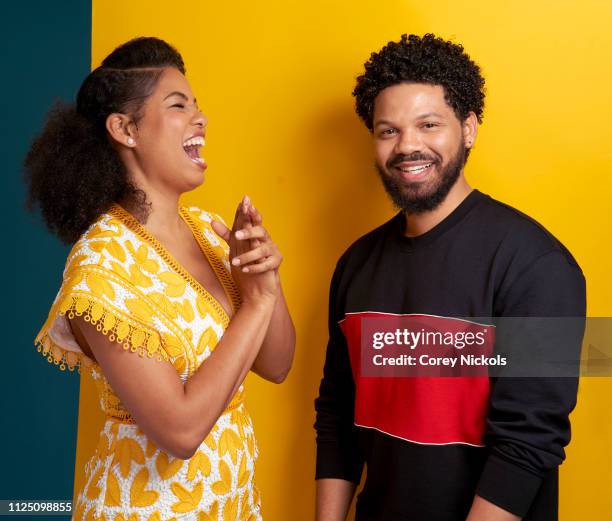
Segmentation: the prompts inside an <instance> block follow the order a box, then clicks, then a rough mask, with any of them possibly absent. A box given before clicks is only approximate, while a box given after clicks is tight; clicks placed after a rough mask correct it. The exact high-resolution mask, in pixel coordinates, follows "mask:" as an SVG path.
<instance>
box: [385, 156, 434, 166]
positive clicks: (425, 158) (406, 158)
mask: <svg viewBox="0 0 612 521" xmlns="http://www.w3.org/2000/svg"><path fill="white" fill-rule="evenodd" d="M405 161H406V162H407V161H430V162H432V163H437V162H438V160H437V159H435V158H432V157H428V156H424V155H423V154H409V155H404V154H398V155H396V156H393V157H392V158H391V159H390V160H389V161H387V166H388V167H394V166H397V165H399V164H400V163H403V162H405Z"/></svg>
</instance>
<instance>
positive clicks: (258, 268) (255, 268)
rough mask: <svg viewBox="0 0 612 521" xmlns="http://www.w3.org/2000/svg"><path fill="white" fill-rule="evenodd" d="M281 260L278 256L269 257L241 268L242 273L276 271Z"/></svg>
mask: <svg viewBox="0 0 612 521" xmlns="http://www.w3.org/2000/svg"><path fill="white" fill-rule="evenodd" d="M282 261H283V258H282V257H281V256H280V255H271V256H270V257H268V258H267V259H265V260H263V261H261V262H259V263H257V264H249V265H248V266H245V267H244V268H242V271H244V272H246V273H263V272H264V271H271V270H275V269H277V268H278V267H279V266H280V264H281V262H282Z"/></svg>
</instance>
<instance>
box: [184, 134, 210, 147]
mask: <svg viewBox="0 0 612 521" xmlns="http://www.w3.org/2000/svg"><path fill="white" fill-rule="evenodd" d="M204 145H205V141H204V138H203V137H202V136H197V137H192V138H189V139H188V140H187V141H185V142H184V143H183V148H185V147H195V146H200V147H203V146H204Z"/></svg>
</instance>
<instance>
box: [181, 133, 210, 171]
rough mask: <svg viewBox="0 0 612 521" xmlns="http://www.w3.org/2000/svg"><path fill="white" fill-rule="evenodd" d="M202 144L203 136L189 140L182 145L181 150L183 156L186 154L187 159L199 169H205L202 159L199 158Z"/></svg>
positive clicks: (203, 142)
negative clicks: (183, 152) (183, 153)
mask: <svg viewBox="0 0 612 521" xmlns="http://www.w3.org/2000/svg"><path fill="white" fill-rule="evenodd" d="M204 144H205V141H204V137H203V136H196V137H192V138H189V139H188V140H187V141H185V142H184V143H183V150H184V151H185V154H187V156H188V157H189V159H190V160H191V161H192V162H193V163H195V164H196V165H198V166H199V167H200V168H206V163H205V162H204V158H202V157H200V148H202V147H203V146H204Z"/></svg>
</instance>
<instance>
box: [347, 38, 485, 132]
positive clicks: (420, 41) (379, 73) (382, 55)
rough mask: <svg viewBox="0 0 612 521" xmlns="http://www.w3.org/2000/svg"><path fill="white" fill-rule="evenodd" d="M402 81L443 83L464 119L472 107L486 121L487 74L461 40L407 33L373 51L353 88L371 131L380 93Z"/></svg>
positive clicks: (450, 102) (448, 100) (360, 112)
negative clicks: (453, 41) (485, 79)
mask: <svg viewBox="0 0 612 521" xmlns="http://www.w3.org/2000/svg"><path fill="white" fill-rule="evenodd" d="M399 83H428V84H430V85H441V86H442V87H443V88H444V94H445V99H446V102H447V103H448V104H449V106H450V107H452V109H453V110H454V111H455V114H456V115H457V118H459V120H460V121H464V120H465V118H466V117H467V116H468V114H469V113H470V111H472V112H474V113H475V114H476V117H477V118H478V122H479V123H480V122H482V113H483V109H484V97H485V89H484V83H485V82H484V78H483V77H482V75H481V73H480V67H478V65H476V63H474V62H473V61H472V60H471V59H470V57H469V56H468V55H467V54H466V53H465V52H464V50H463V47H462V46H461V45H459V44H455V43H452V42H449V41H446V40H443V39H442V38H439V37H436V36H435V35H433V34H431V33H428V34H425V35H424V36H423V37H420V36H417V35H415V34H411V35H409V36H408V35H406V34H403V35H402V37H401V40H400V41H399V42H389V43H388V44H387V45H385V46H384V47H383V48H382V49H381V50H380V51H379V52H377V53H372V54H371V56H370V59H369V60H368V62H366V64H365V72H364V74H362V75H361V76H359V77H358V78H357V85H356V86H355V90H353V96H355V108H356V110H357V114H358V115H359V117H360V118H361V119H362V120H363V122H364V123H365V125H366V127H368V129H369V130H370V131H372V129H373V113H374V100H375V99H376V96H378V94H379V93H380V92H381V91H382V90H383V89H386V88H387V87H391V86H392V85H397V84H399Z"/></svg>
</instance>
